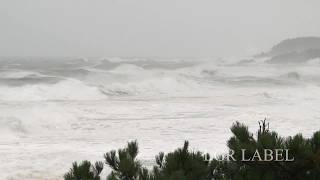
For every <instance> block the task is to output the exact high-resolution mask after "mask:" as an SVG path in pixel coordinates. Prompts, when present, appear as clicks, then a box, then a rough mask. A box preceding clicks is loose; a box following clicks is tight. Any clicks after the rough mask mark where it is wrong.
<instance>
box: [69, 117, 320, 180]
mask: <svg viewBox="0 0 320 180" xmlns="http://www.w3.org/2000/svg"><path fill="white" fill-rule="evenodd" d="M231 132H232V133H233V136H232V137H231V138H230V139H229V141H228V142H227V144H228V148H229V151H230V153H231V154H232V159H230V156H229V158H227V157H228V156H225V155H220V156H219V157H214V158H212V159H210V157H209V154H203V153H202V152H200V151H190V150H189V143H188V141H185V143H184V145H183V147H181V148H178V149H176V150H174V151H173V152H170V153H168V154H165V153H163V152H160V153H159V154H158V155H157V156H156V157H155V164H156V165H155V166H154V167H153V168H150V169H148V168H145V167H143V166H142V164H141V162H140V161H139V160H137V159H136V157H137V155H138V152H139V148H138V143H137V142H136V141H133V142H129V143H128V144H127V147H125V148H123V149H119V150H118V151H115V150H112V151H110V152H108V153H106V154H105V155H104V159H105V164H107V165H108V166H109V167H110V168H111V173H110V174H109V175H108V177H107V180H213V179H214V180H295V179H296V180H300V179H304V180H317V179H320V132H316V133H314V134H313V136H312V137H311V138H309V139H308V138H304V137H303V136H302V135H301V134H297V135H295V136H293V137H286V138H284V137H281V136H279V135H278V133H276V132H274V131H270V130H269V124H268V123H266V121H265V120H264V121H260V122H259V129H258V131H257V133H256V134H255V135H254V134H253V133H251V132H249V131H248V127H247V126H245V125H244V124H241V123H239V122H236V123H234V124H233V126H232V127H231ZM266 149H268V150H270V151H269V154H268V158H269V159H270V158H271V159H272V160H271V161H268V160H267V161H266V160H265V159H261V158H262V157H265V156H264V155H265V150H266ZM277 149H280V150H281V149H288V150H289V151H288V152H281V153H280V155H281V156H286V158H287V160H288V161H276V158H279V153H278V155H277V153H276V151H277ZM243 150H245V154H244V153H243ZM257 154H259V155H260V156H257ZM277 156H278V157H277ZM253 157H254V158H253ZM292 158H294V161H289V160H290V159H292ZM102 168H103V164H102V163H101V162H99V163H96V165H95V166H92V165H91V163H90V162H88V161H84V162H82V163H81V164H80V165H79V166H78V165H77V163H74V164H73V168H72V169H71V170H70V172H68V173H67V174H66V175H65V176H64V177H65V180H99V179H100V176H99V175H100V173H101V171H102Z"/></svg>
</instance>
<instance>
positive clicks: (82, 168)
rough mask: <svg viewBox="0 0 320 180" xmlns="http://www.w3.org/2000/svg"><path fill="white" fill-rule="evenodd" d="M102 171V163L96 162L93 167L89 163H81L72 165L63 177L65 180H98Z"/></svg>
mask: <svg viewBox="0 0 320 180" xmlns="http://www.w3.org/2000/svg"><path fill="white" fill-rule="evenodd" d="M102 170H103V163H102V162H96V163H95V165H94V166H93V165H92V164H91V162H89V161H83V162H82V163H80V164H79V165H78V163H77V162H74V163H73V164H72V168H71V169H70V171H69V172H68V173H66V174H65V175H64V179H65V180H100V174H101V172H102Z"/></svg>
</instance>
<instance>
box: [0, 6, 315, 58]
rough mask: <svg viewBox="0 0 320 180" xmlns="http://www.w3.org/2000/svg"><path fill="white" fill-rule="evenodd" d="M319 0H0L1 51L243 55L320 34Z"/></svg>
mask: <svg viewBox="0 0 320 180" xmlns="http://www.w3.org/2000/svg"><path fill="white" fill-rule="evenodd" d="M319 7H320V1H319V0H308V1H302V0H264V1H257V0H241V1H239V0H233V1H231V0H220V1H218V0H193V1H191V0H157V1H156V0H0V56H165V57H172V56H193V57H194V56H199V57H207V56H244V55H249V54H252V53H256V52H259V51H261V50H266V49H268V48H270V47H271V46H272V45H274V44H275V43H277V42H279V41H280V40H282V39H285V38H292V37H297V36H320V21H319V19H320V11H319Z"/></svg>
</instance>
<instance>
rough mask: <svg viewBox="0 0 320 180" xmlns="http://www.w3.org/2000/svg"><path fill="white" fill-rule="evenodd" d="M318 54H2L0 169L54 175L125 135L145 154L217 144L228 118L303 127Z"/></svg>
mask: <svg viewBox="0 0 320 180" xmlns="http://www.w3.org/2000/svg"><path fill="white" fill-rule="evenodd" d="M319 62H320V61H319V59H313V60H310V61H308V62H306V63H299V64H286V65H283V64H281V65H277V64H269V63H266V62H264V59H263V58H261V59H257V58H256V59H249V60H237V61H236V60H228V59H213V58H212V59H210V58H208V59H187V58H176V59H161V58H149V59H144V58H104V59H83V58H2V59H1V60H0V68H1V71H0V109H1V114H0V132H1V136H0V147H1V148H0V162H6V163H1V164H0V166H1V167H0V170H1V172H0V179H11V180H20V179H46V180H54V179H61V178H62V176H63V173H64V172H65V170H66V169H68V168H69V166H70V164H71V163H72V162H73V161H77V160H78V161H79V160H83V159H88V160H100V159H101V158H102V155H103V153H105V152H107V151H108V150H111V149H114V148H115V147H122V146H124V145H125V144H126V142H127V141H129V140H133V139H137V140H138V142H139V145H140V148H141V150H140V151H141V153H140V154H141V155H142V157H139V158H141V159H143V160H144V163H146V164H148V163H149V164H151V163H153V162H152V160H153V158H154V155H155V154H157V153H158V152H159V151H165V152H167V151H170V150H173V149H175V148H176V147H178V146H180V145H181V144H182V143H183V141H184V140H189V141H190V144H191V145H192V146H193V147H194V148H199V149H202V150H206V151H208V152H210V153H222V152H224V151H225V150H226V148H227V147H226V144H225V142H226V141H227V139H228V138H229V137H230V135H231V133H230V130H229V127H230V126H231V125H232V123H233V122H235V121H241V122H245V123H246V124H248V125H249V127H250V128H252V130H255V129H256V128H257V121H258V120H261V119H264V118H267V119H268V120H269V122H270V127H271V129H273V130H276V131H278V132H279V133H280V134H281V135H292V134H296V133H299V132H301V133H303V134H304V135H306V136H309V135H311V133H312V132H314V131H316V130H318V127H320V121H319V118H320V109H319V108H318V107H319V106H320V83H319V82H320V63H319ZM284 66H285V68H284Z"/></svg>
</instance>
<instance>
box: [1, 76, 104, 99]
mask: <svg viewBox="0 0 320 180" xmlns="http://www.w3.org/2000/svg"><path fill="white" fill-rule="evenodd" d="M105 98H106V96H104V95H103V94H102V93H101V92H100V90H99V89H98V88H97V87H90V86H87V85H85V84H84V83H83V82H81V81H78V80H74V79H68V80H64V81H61V82H58V83H56V84H31V85H24V86H18V87H9V86H0V100H2V101H44V100H101V99H105Z"/></svg>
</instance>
